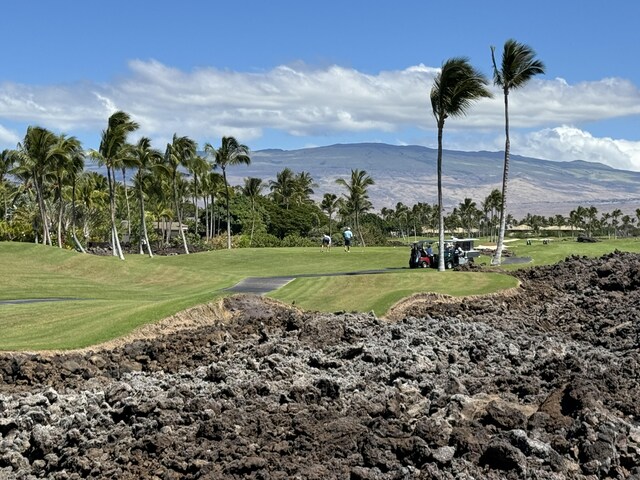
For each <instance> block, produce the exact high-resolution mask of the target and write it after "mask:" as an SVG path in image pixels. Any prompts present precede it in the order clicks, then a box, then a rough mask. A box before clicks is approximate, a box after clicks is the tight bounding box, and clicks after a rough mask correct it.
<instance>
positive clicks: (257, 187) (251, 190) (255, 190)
mask: <svg viewBox="0 0 640 480" xmlns="http://www.w3.org/2000/svg"><path fill="white" fill-rule="evenodd" d="M263 188H264V185H263V184H262V179H261V178H255V177H249V178H245V179H244V187H243V188H242V193H243V194H244V195H245V196H246V197H247V198H249V200H250V201H251V236H250V237H249V246H251V244H252V243H253V231H254V229H255V225H256V199H257V198H258V197H259V196H260V194H261V193H262V189H263Z"/></svg>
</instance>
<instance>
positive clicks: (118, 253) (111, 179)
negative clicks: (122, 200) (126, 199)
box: [107, 166, 124, 260]
mask: <svg viewBox="0 0 640 480" xmlns="http://www.w3.org/2000/svg"><path fill="white" fill-rule="evenodd" d="M112 175H113V176H112ZM107 181H108V184H109V210H110V214H111V242H112V245H113V256H114V257H118V258H119V259H120V260H124V255H123V254H122V247H121V246H120V239H119V238H118V229H117V227H116V199H115V191H114V190H115V183H116V182H115V181H116V178H115V172H114V171H113V169H112V168H111V167H109V166H107Z"/></svg>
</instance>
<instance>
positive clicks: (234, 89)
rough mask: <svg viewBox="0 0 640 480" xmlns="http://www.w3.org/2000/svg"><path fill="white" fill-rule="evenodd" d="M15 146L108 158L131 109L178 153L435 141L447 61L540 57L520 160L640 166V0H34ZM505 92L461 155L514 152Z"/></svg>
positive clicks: (16, 103) (18, 18)
mask: <svg viewBox="0 0 640 480" xmlns="http://www.w3.org/2000/svg"><path fill="white" fill-rule="evenodd" d="M3 17H4V18H5V20H6V21H5V22H3V30H2V38H3V43H4V45H3V49H2V60H3V61H2V67H1V69H0V72H1V73H0V148H14V147H15V146H16V143H17V142H18V141H20V140H21V138H23V136H24V133H25V130H26V127H27V126H28V125H41V126H45V127H47V128H50V129H52V130H54V131H56V132H59V133H67V134H69V135H75V136H77V137H78V138H80V139H81V140H82V141H83V144H84V145H85V147H87V148H96V147H97V146H98V144H99V137H100V132H101V130H102V129H103V128H104V127H105V126H106V121H107V118H108V116H109V115H110V114H111V113H113V112H114V111H115V110H125V111H127V112H128V113H130V114H131V115H132V116H133V117H134V118H135V119H136V120H137V121H138V122H139V123H140V127H141V128H140V130H139V132H138V133H137V135H138V136H139V135H145V136H149V137H150V138H151V139H152V141H153V143H154V145H155V146H156V147H158V148H160V149H161V150H163V149H164V146H165V144H166V142H167V141H168V140H169V139H170V138H171V137H172V135H173V134H174V133H178V134H179V135H188V136H190V137H192V138H193V139H194V140H196V141H197V142H199V143H200V144H201V145H202V144H204V142H210V143H212V144H214V145H216V144H218V143H219V141H220V138H221V137H222V136H223V135H234V136H235V137H236V138H238V140H240V141H241V142H242V143H245V144H247V145H248V146H249V147H251V148H252V149H254V150H259V149H264V148H283V149H295V148H304V147H308V146H319V145H329V144H333V143H355V142H369V141H373V142H385V143H390V144H397V145H404V144H416V145H425V146H429V147H435V146H436V131H435V120H434V118H433V115H432V113H431V110H430V105H429V102H428V96H429V91H430V89H431V86H432V82H433V78H434V76H435V75H436V74H437V71H438V68H439V67H440V66H441V65H442V63H443V61H445V60H446V59H447V58H450V57H454V56H466V57H468V58H469V59H470V61H471V62H472V63H473V64H474V65H475V66H476V67H477V68H479V69H480V70H481V71H483V72H484V73H485V74H486V75H487V76H489V77H490V75H491V55H490V48H489V47H490V45H495V46H496V47H497V51H498V52H500V51H501V47H502V45H503V44H504V41H505V40H507V39H509V38H514V39H516V40H518V41H520V42H523V43H526V44H528V45H530V46H531V47H533V48H534V49H535V50H536V52H537V54H538V57H539V58H540V59H541V60H542V61H543V62H544V63H545V64H546V67H547V69H546V74H545V75H543V76H540V77H537V78H536V79H535V80H533V81H532V82H530V83H529V84H528V85H527V86H526V87H525V88H523V89H521V90H516V91H514V92H513V93H512V94H511V96H510V106H511V110H510V112H511V127H512V130H511V133H512V152H513V153H515V154H521V155H528V156H534V157H538V158H546V159H550V160H558V161H563V160H573V159H583V160H588V161H600V162H603V163H606V164H609V165H611V166H614V167H616V168H624V169H631V170H640V62H638V61H637V56H638V50H639V49H640V33H639V31H640V30H639V29H638V28H637V25H636V24H637V21H638V20H637V19H638V18H640V3H638V2H629V1H621V0H613V1H612V2H609V3H608V4H607V5H606V6H604V4H603V3H602V2H601V1H599V2H596V1H594V0H582V1H573V0H567V1H561V2H558V1H557V0H556V1H548V0H538V1H536V2H514V1H497V0H495V1H494V0H485V1H483V2H478V1H476V0H460V1H457V2H427V1H424V0H422V1H417V0H416V1H413V0H408V1H399V2H384V1H377V0H368V1H364V0H352V1H346V0H343V1H333V0H324V1H322V2H312V1H301V0H297V1H284V0H283V1H277V0H274V1H271V2H267V1H264V0H262V1H258V0H255V1H242V0H238V1H234V2H228V1H225V2H221V1H220V2H216V1H200V0H198V1H189V0H185V1H183V2H175V1H165V0H156V1H142V0H138V1H130V0H129V1H123V0H115V1H109V2H92V1H84V2H83V1H79V0H77V1H65V0H61V1H58V2H51V1H45V0H35V1H30V2H10V4H8V5H5V6H4V8H3ZM495 93H496V98H495V99H493V100H485V101H482V102H479V103H478V104H477V105H475V106H474V107H473V108H472V109H471V110H470V112H469V114H468V116H467V117H466V118H463V119H449V120H448V121H447V124H446V126H445V137H444V145H445V148H449V149H460V150H470V151H475V150H501V149H502V148H503V146H504V127H503V122H504V120H503V107H502V97H501V92H500V91H499V90H497V89H496V90H495Z"/></svg>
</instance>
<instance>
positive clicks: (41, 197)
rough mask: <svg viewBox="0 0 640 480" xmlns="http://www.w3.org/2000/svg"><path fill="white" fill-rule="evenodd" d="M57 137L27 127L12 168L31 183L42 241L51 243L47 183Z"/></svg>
mask: <svg viewBox="0 0 640 480" xmlns="http://www.w3.org/2000/svg"><path fill="white" fill-rule="evenodd" d="M57 141H58V137H57V136H56V135H55V134H54V133H53V132H50V131H49V130H47V129H46V128H42V127H33V126H30V127H28V128H27V133H26V134H25V137H24V141H23V142H22V143H20V144H18V149H17V151H16V154H15V155H16V159H17V162H18V166H17V167H16V169H14V170H13V172H14V174H15V175H16V176H17V177H18V178H20V179H21V180H22V181H23V182H24V183H25V185H27V184H31V185H33V188H34V191H35V195H36V202H37V204H38V210H39V213H40V224H41V227H42V243H43V244H46V245H51V244H52V242H51V234H50V223H49V216H48V213H47V201H46V200H47V199H46V195H47V191H48V190H47V188H46V187H47V185H48V183H49V182H50V180H51V178H52V175H51V172H52V166H53V161H52V153H53V150H54V146H55V144H56V142H57Z"/></svg>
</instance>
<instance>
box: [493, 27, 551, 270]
mask: <svg viewBox="0 0 640 480" xmlns="http://www.w3.org/2000/svg"><path fill="white" fill-rule="evenodd" d="M535 56H536V53H535V51H534V50H533V49H532V48H531V47H529V46H528V45H525V44H523V43H519V42H516V41H515V40H513V39H509V40H507V41H506V42H505V44H504V49H503V51H502V64H501V65H500V68H498V66H497V64H496V57H495V47H493V46H492V47H491V60H492V61H493V83H494V84H495V85H497V86H498V87H501V88H502V91H503V93H504V131H505V143H504V169H503V172H502V205H501V206H500V231H499V233H498V244H497V246H496V254H495V256H494V257H493V259H492V261H491V263H492V264H494V265H500V263H501V261H502V247H503V245H504V235H505V230H506V226H507V221H506V219H507V217H506V207H507V180H508V178H509V149H510V148H511V141H510V139H509V92H510V91H511V90H514V89H516V88H520V87H522V86H524V85H526V84H527V83H528V82H529V80H531V79H532V78H533V77H534V76H535V75H539V74H541V73H544V69H545V67H544V63H542V62H541V61H540V60H536V58H535Z"/></svg>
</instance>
